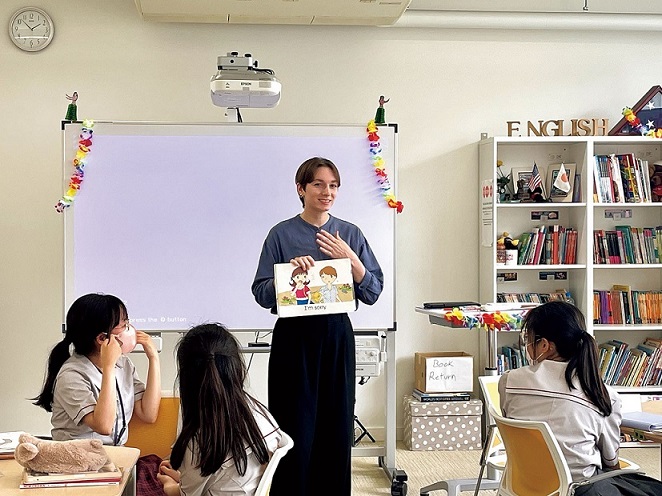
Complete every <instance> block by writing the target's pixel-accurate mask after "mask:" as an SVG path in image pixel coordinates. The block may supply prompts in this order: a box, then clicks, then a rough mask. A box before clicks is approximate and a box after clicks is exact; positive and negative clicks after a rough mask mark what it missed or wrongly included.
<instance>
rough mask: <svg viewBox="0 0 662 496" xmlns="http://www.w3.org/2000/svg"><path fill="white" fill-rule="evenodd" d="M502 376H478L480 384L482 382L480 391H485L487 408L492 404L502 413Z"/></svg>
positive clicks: (484, 396)
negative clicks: (500, 392)
mask: <svg viewBox="0 0 662 496" xmlns="http://www.w3.org/2000/svg"><path fill="white" fill-rule="evenodd" d="M500 378H501V376H500V375H481V376H479V377H478V384H480V391H481V393H483V398H484V400H485V407H486V408H487V407H489V406H490V405H491V406H492V408H494V409H495V410H496V411H497V412H498V413H501V403H500V396H499V379H500Z"/></svg>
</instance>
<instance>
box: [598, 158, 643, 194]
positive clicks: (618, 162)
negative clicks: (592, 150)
mask: <svg viewBox="0 0 662 496" xmlns="http://www.w3.org/2000/svg"><path fill="white" fill-rule="evenodd" d="M594 159H595V160H594V162H593V165H594V167H593V178H594V191H595V193H594V195H593V196H594V201H596V202H598V203H648V202H650V201H651V199H652V194H651V183H650V171H649V169H648V161H646V160H641V159H638V158H636V157H635V156H634V153H626V154H623V155H596V156H595V157H594Z"/></svg>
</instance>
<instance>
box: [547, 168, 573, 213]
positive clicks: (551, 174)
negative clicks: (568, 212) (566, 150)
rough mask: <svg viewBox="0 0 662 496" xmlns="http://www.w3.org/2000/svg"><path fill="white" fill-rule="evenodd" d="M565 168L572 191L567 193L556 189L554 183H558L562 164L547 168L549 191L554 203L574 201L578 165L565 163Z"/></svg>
mask: <svg viewBox="0 0 662 496" xmlns="http://www.w3.org/2000/svg"><path fill="white" fill-rule="evenodd" d="M563 167H565V170H566V173H567V174H568V182H569V183H570V191H568V192H567V193H566V192H565V191H563V190H560V189H558V188H555V187H554V181H556V178H557V176H558V175H559V170H561V164H550V165H549V167H547V191H549V192H550V193H549V199H550V200H551V201H552V202H557V203H564V202H571V201H572V197H573V194H572V193H573V190H574V187H575V172H576V170H577V165H576V164H572V163H571V164H566V163H565V162H564V163H563Z"/></svg>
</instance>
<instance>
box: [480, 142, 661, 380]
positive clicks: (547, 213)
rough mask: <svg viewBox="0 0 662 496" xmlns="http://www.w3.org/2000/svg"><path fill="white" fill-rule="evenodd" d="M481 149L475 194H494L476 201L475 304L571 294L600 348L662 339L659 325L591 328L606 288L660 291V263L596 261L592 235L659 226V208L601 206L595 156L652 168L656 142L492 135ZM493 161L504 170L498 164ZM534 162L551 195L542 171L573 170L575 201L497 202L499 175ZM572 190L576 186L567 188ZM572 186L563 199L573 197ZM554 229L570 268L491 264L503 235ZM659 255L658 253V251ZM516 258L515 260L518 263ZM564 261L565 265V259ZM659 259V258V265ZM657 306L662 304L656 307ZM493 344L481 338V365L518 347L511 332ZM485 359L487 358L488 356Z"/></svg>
mask: <svg viewBox="0 0 662 496" xmlns="http://www.w3.org/2000/svg"><path fill="white" fill-rule="evenodd" d="M478 148H479V191H480V192H482V191H484V186H486V185H489V184H490V182H491V184H492V185H493V186H494V189H493V191H494V195H493V196H491V198H490V197H488V198H487V199H486V198H485V197H484V196H483V195H482V194H481V195H479V202H480V203H479V215H480V229H481V231H480V233H479V242H480V248H479V288H480V290H479V291H480V294H479V301H481V302H483V303H484V302H496V301H499V298H498V295H499V294H513V293H515V294H530V293H537V294H543V295H544V294H552V293H554V292H556V291H557V290H560V289H563V290H566V291H569V292H570V294H571V296H572V298H573V299H574V301H575V304H576V305H577V306H578V307H579V308H580V309H581V310H582V312H583V313H584V315H585V316H586V319H587V321H586V326H587V329H588V332H589V333H591V334H593V335H594V336H595V338H596V340H597V342H598V344H601V343H604V342H606V341H609V340H620V341H624V342H626V343H628V344H629V345H630V346H631V347H636V346H637V345H638V344H640V343H642V342H643V341H644V340H645V339H646V338H647V337H653V338H662V323H647V324H620V323H619V324H594V323H593V317H594V310H595V311H596V312H597V311H598V310H600V308H599V307H597V304H594V291H596V290H611V289H612V286H613V285H623V286H630V287H631V289H632V290H640V291H651V292H652V291H660V290H662V263H638V264H632V263H631V264H616V263H611V264H607V263H597V262H596V260H594V248H596V245H595V240H594V231H596V230H597V231H600V230H602V231H614V230H615V226H623V225H627V226H631V227H640V228H643V227H653V228H655V227H656V226H661V225H662V203H601V200H600V198H599V197H598V198H595V197H594V194H593V193H594V163H595V159H594V156H596V155H610V154H616V155H621V154H633V156H634V157H636V158H639V159H641V160H646V161H648V163H649V164H653V162H656V161H662V141H660V140H655V139H652V138H645V137H638V136H614V137H612V136H587V137H578V136H552V137H494V138H488V139H484V140H481V141H480V142H479V144H478ZM497 161H500V162H501V163H502V165H501V166H500V167H498V166H497ZM534 162H535V163H536V164H537V166H538V169H539V170H540V174H541V176H542V179H543V185H544V189H545V192H546V193H547V192H548V191H549V189H550V185H549V182H550V175H551V174H548V169H549V168H550V167H553V166H554V165H556V164H560V163H564V164H574V168H573V172H574V173H575V174H577V175H578V176H579V178H578V182H577V183H575V184H577V185H578V186H579V188H580V193H581V194H580V195H578V196H577V195H575V198H572V196H569V197H568V198H566V199H565V200H571V199H574V200H575V201H555V202H549V203H512V202H506V201H499V195H498V193H497V191H496V186H497V179H498V177H499V169H500V172H502V173H503V174H505V175H508V174H509V173H510V172H514V173H515V174H518V173H519V172H520V171H523V170H524V171H526V170H529V171H530V170H531V168H532V167H533V164H534ZM573 186H574V185H573ZM574 190H575V188H574V187H573V190H571V192H570V193H569V195H572V194H573V192H574ZM542 225H544V226H545V228H546V230H548V228H550V226H554V225H559V226H563V227H565V228H573V229H574V230H576V231H577V235H576V245H575V246H576V248H575V250H576V251H575V252H576V257H575V258H574V260H572V263H555V264H551V263H549V264H548V263H544V264H539V263H536V264H526V265H522V264H518V265H508V266H506V265H505V264H503V263H497V247H496V239H497V238H499V237H500V236H501V234H502V233H503V232H508V233H510V235H511V237H513V238H519V237H520V235H521V234H522V233H525V232H533V231H534V228H535V227H540V226H542ZM660 257H662V252H661V253H660ZM521 261H522V260H520V262H521ZM566 261H567V260H566ZM661 261H662V258H660V259H659V260H657V262H661ZM660 306H662V305H660ZM496 334H497V335H496V341H497V342H496V343H492V344H489V343H483V342H482V340H481V353H480V355H481V356H480V360H481V363H482V365H483V366H484V365H485V364H486V363H488V362H491V361H493V357H492V356H491V355H492V353H493V348H494V347H495V346H496V347H497V348H499V347H501V346H504V345H510V344H513V343H514V342H516V341H517V336H516V335H515V334H514V333H512V332H510V333H509V332H497V333H496ZM488 353H489V356H488ZM621 389H622V390H624V391H628V392H635V391H642V392H660V391H662V386H648V387H641V388H621Z"/></svg>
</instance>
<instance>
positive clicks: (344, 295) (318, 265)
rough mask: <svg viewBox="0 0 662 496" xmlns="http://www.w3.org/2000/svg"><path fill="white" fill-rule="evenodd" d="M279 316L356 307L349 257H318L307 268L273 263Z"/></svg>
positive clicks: (347, 310)
mask: <svg viewBox="0 0 662 496" xmlns="http://www.w3.org/2000/svg"><path fill="white" fill-rule="evenodd" d="M274 277H275V282H276V308H277V310H278V316H279V317H300V316H302V315H321V314H330V313H346V312H353V311H355V310H356V299H355V295H354V280H353V278H352V267H351V263H350V261H349V258H338V259H333V260H318V261H316V262H315V265H314V266H313V267H312V268H311V269H310V270H307V271H306V270H303V269H302V268H300V267H296V266H294V265H292V264H290V263H285V264H275V265H274Z"/></svg>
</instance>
